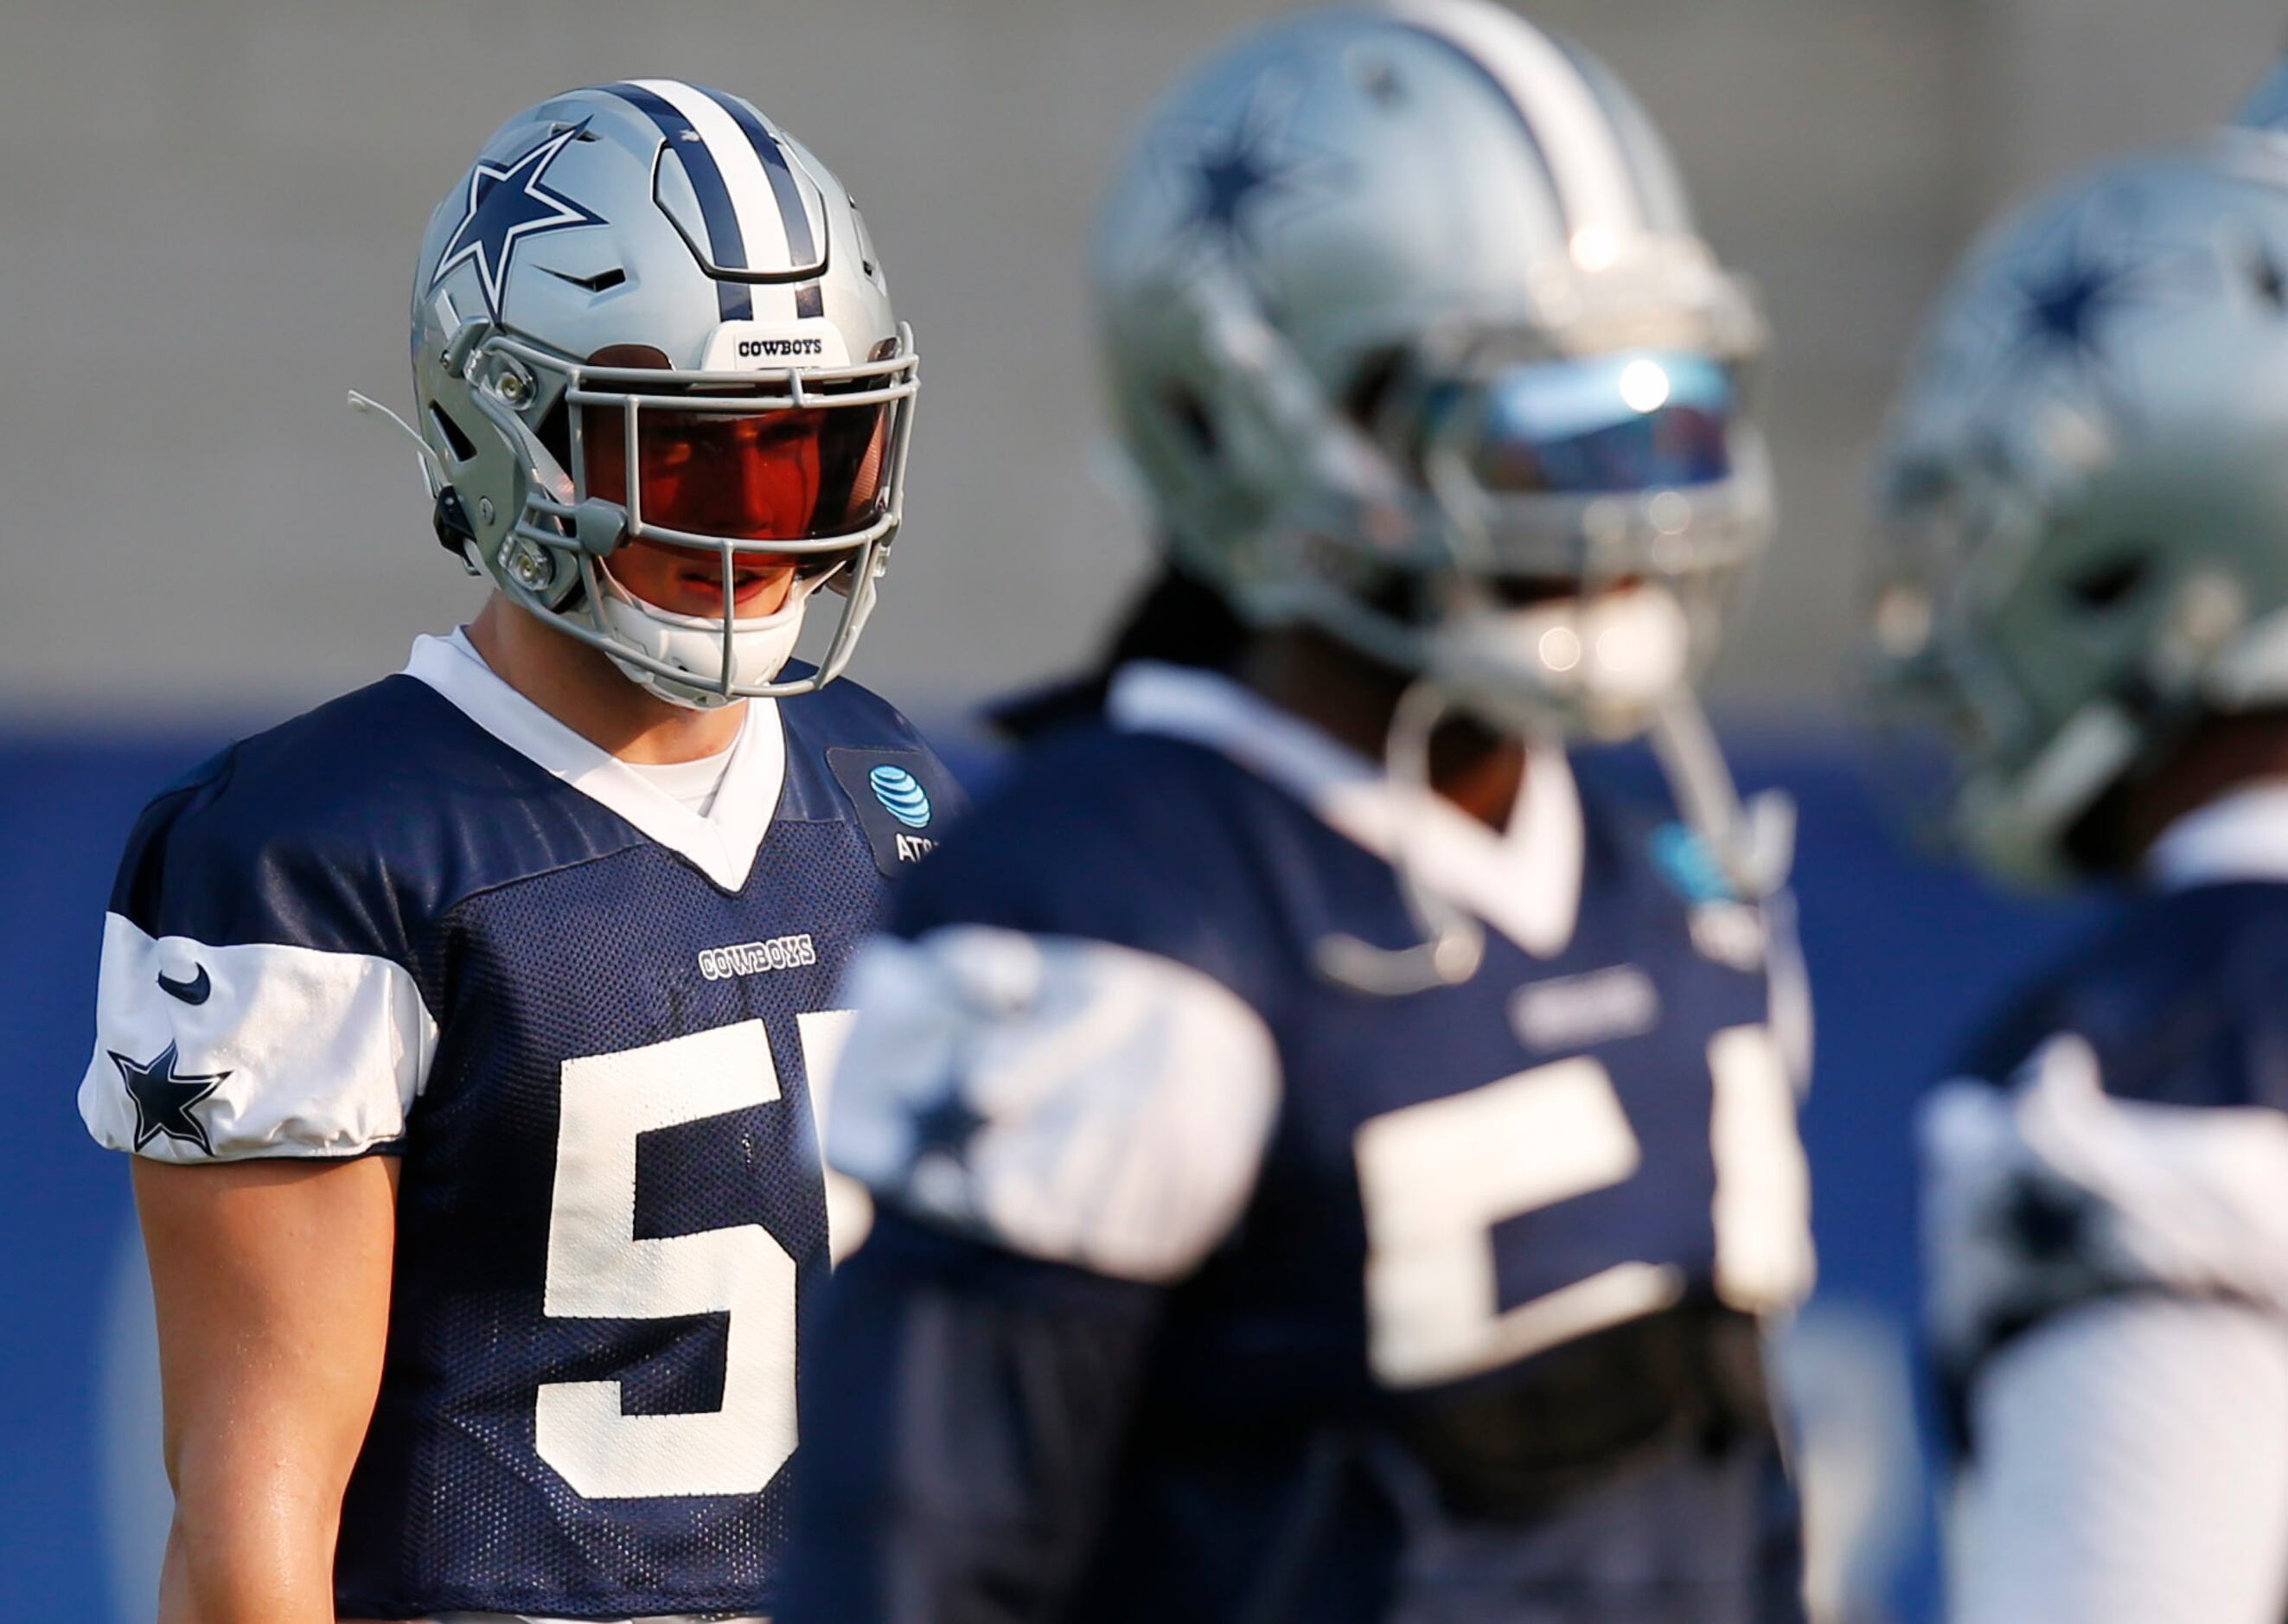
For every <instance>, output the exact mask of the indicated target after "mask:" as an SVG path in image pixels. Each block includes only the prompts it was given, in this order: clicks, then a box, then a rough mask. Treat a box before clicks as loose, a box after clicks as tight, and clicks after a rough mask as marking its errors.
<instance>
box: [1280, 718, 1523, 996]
mask: <svg viewBox="0 0 2288 1624" xmlns="http://www.w3.org/2000/svg"><path fill="white" fill-rule="evenodd" d="M1453 708H1454V707H1453V702H1452V700H1450V698H1449V697H1447V696H1446V694H1445V693H1444V692H1442V690H1441V689H1439V688H1438V687H1437V685H1436V684H1434V683H1433V682H1432V681H1429V680H1428V679H1427V678H1424V679H1421V680H1418V681H1415V682H1414V683H1412V684H1410V686H1409V687H1408V688H1407V689H1406V691H1405V692H1404V693H1403V694H1402V695H1400V696H1399V699H1398V706H1397V708H1396V709H1395V710H1394V711H1393V712H1391V718H1390V731H1389V732H1388V733H1387V734H1386V736H1384V739H1383V764H1384V767H1385V769H1386V771H1387V772H1388V774H1389V776H1390V781H1391V783H1392V784H1394V785H1395V786H1396V787H1397V788H1398V789H1399V790H1400V791H1401V792H1402V795H1403V798H1404V802H1405V805H1404V806H1402V808H1401V816H1399V817H1398V818H1397V819H1396V820H1395V824H1394V827H1395V830H1396V833H1397V841H1396V845H1395V847H1394V849H1393V850H1392V852H1391V856H1390V866H1391V869H1392V871H1393V872H1394V873H1396V875H1397V876H1398V894H1399V896H1401V897H1402V899H1403V900H1404V902H1405V904H1406V912H1407V916H1408V917H1409V918H1410V919H1412V920H1413V922H1414V927H1415V929H1416V930H1417V931H1418V932H1419V933H1420V935H1421V938H1422V939H1421V940H1420V941H1418V942H1417V943H1415V944H1414V945H1413V946H1411V947H1397V948H1392V947H1377V946H1376V945H1375V944H1374V943H1371V942H1367V941H1363V940H1362V939H1361V938H1359V937H1357V936H1355V935H1349V934H1347V933H1342V932H1339V933H1337V934H1336V935H1330V936H1323V937H1321V938H1320V940H1319V943H1318V944H1317V947H1316V949H1315V958H1316V959H1317V961H1318V967H1319V973H1320V974H1321V975H1324V976H1326V977H1327V979H1328V980H1330V981H1332V982H1337V983H1340V984H1341V985H1343V986H1346V987H1349V988H1351V989H1352V990H1353V991H1358V992H1363V993H1366V994H1368V995H1369V996H1370V997H1373V998H1407V997H1410V996H1411V995H1412V994H1414V993H1417V992H1428V991H1434V990H1435V989H1437V988H1439V987H1458V986H1460V985H1461V984H1462V983H1465V982H1466V981H1468V980H1469V979H1470V978H1471V977H1472V976H1473V975H1476V974H1477V973H1478V967H1479V966H1480V965H1482V964H1483V963H1484V962H1485V957H1486V930H1485V927H1484V926H1483V925H1482V924H1480V923H1479V922H1478V921H1477V919H1475V918H1474V917H1473V916H1472V915H1470V914H1468V913H1466V912H1464V911H1463V910H1462V909H1460V908H1458V907H1457V906H1455V905H1454V904H1452V903H1450V902H1448V901H1447V900H1446V899H1445V898H1444V897H1442V896H1439V895H1438V894H1437V893H1435V892H1434V891H1432V890H1431V889H1430V888H1428V887H1426V886H1425V885H1423V884H1422V883H1421V881H1420V880H1418V879H1417V878H1416V876H1415V873H1414V870H1413V867H1412V866H1411V864H1410V863H1409V862H1408V860H1407V851H1406V833H1407V830H1408V827H1409V824H1410V822H1411V821H1412V820H1411V819H1410V817H1409V816H1406V808H1407V807H1411V806H1414V805H1418V804H1419V797H1421V796H1425V795H1434V794H1435V793H1437V791H1436V790H1435V789H1434V788H1433V787H1432V785H1431V783H1430V737H1431V735H1432V734H1434V733H1435V732H1436V731H1437V729H1438V724H1439V723H1440V722H1442V721H1443V720H1446V718H1447V716H1448V715H1449V714H1450V713H1451V712H1452V710H1453Z"/></svg>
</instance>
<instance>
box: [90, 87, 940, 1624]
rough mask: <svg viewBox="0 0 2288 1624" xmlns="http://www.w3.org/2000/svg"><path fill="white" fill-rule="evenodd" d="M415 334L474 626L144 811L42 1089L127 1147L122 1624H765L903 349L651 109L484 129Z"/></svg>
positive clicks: (837, 1021)
mask: <svg viewBox="0 0 2288 1624" xmlns="http://www.w3.org/2000/svg"><path fill="white" fill-rule="evenodd" d="M412 314H413V370H414V379H415V394H416V401H417V406H416V412H415V421H416V423H417V434H416V435H415V438H416V439H417V441H418V442H420V446H421V457H422V461H423V466H424V468H425V472H426V474H427V477H428V481H429V485H430V490H431V492H432V494H433V497H434V498H435V523H436V530H437V534H438V536H439V537H440V538H441V540H442V541H443V542H444V544H445V545H446V547H447V549H448V550H449V551H450V552H451V553H454V554H455V555H456V556H457V558H459V559H460V560H462V561H465V563H466V564H467V566H468V568H469V569H471V570H472V571H473V572H475V573H481V574H482V575H484V576H486V577H489V578H490V580H491V583H492V585H493V588H494V590H493V594H492V596H491V598H490V600H489V602H487V604H486V605H485V607H484V609H483V611H482V613H481V614H480V615H479V616H478V617H477V618H476V620H475V621H474V622H473V624H472V625H469V626H467V627H466V628H465V629H464V630H462V631H460V632H457V633H453V634H452V635H450V636H445V637H424V638H422V639H420V640H419V641H417V643H416V644H415V646H414V649H413V656H412V659H411V662H410V664H409V665H408V666H407V667H406V669H405V670H404V671H403V672H401V673H399V674H397V675H395V676H392V677H388V678H386V679H385V680H383V681H379V682H377V683H376V684H374V685H373V686H371V687H369V688H366V689H361V690H360V691H358V692H356V693H353V694H350V695H348V696H346V697H343V698H340V699H338V700H335V701H334V702H332V703H331V704H330V705H324V706H322V707H321V708H320V709H318V710H316V711H314V712H310V713H309V714H307V715H305V716H302V717H299V718H298V719H296V720H292V721H289V722H287V723H285V724H283V725H282V726H281V727H278V728H273V729H272V730H270V731H269V732H267V733H264V734H260V735H258V736H255V737H252V738H250V739H246V740H244V741H242V742H241V743H239V744H235V745H234V746H232V747H231V748H230V749H228V750H226V752H223V753H222V754H221V755H219V756H218V757H216V758H215V759H214V760H211V761H210V762H208V763H206V764H205V765H204V766H203V767H201V768H198V769H197V770H196V771H195V772H194V773H193V774H191V775H190V776H188V777H187V779H185V780H184V781H182V782H181V783H179V784H176V785H175V786H174V787H172V788H171V789H169V790H167V791H165V792H163V793H162V794H161V795H160V796H159V798H158V799H157V800H155V801H153V802H152V803H151V805H150V807H149V808H147V810H146V812H145V813H144V815H143V816H142V818H141V820H140V822H139V824H137V826H136V828H135V831H134V833H133V835H132V836H131V839H130V840H129V843H128V848H127V853H126V856H125V860H124V861H123V864H122V865H121V868H120V872H119V879H118V882H117V886H116V888H115V891H114V893H113V896H112V899H111V908H110V912H109V914H108V917H107V920H106V924H105V932H104V942H103V961H102V971H101V980H100V991H99V995H98V1008H97V1031H96V1040H95V1051H94V1055H93V1057H92V1059H91V1062H90V1063H89V1066H88V1071H87V1074H86V1078H85V1080H84V1081H83V1084H82V1085H81V1089H80V1096H79V1098H80V1109H81V1111H82V1114H83V1116H84V1117H85V1118H86V1121H87V1125H88V1127H89V1129H90V1131H91V1132H92V1133H93V1134H94V1135H95V1136H96V1138H97V1139H98V1140H99V1141H100V1142H102V1143H104V1144H106V1145H108V1146H111V1147H113V1148H115V1149H118V1150H128V1151H131V1152H133V1153H135V1156H136V1158H137V1159H136V1161H135V1163H134V1179H135V1190H136V1197H137V1201H138V1206H139V1209H140V1212H141V1216H142V1222H143V1230H144V1238H145V1242H146V1245H147V1249H148V1253H149V1256H150V1264H151V1274H152V1281H153V1285H154V1287H155V1293H156V1297H157V1306H158V1325H159V1341H160V1357H161V1368H162V1372H163V1378H164V1383H165V1413H166V1454H167V1464H168V1469H169V1472H170V1475H171V1478H172V1480H173V1483H174V1486H175V1493H176V1514H175V1520H174V1525H173V1530H172V1533H171V1539H170V1541H169V1544H168V1549H167V1557H166V1564H165V1570H164V1574H163V1580H162V1584H161V1589H162V1595H161V1602H160V1612H161V1616H162V1617H163V1619H165V1620H168V1621H169V1624H318V1621H320V1620H325V1621H326V1624H332V1620H336V1619H337V1618H338V1617H339V1618H342V1619H348V1620H366V1619H411V1618H422V1619H428V1620H450V1621H465V1620H481V1619H499V1618H515V1619H520V1620H572V1619H579V1620H594V1619H611V1620H626V1619H667V1618H673V1619H683V1618H688V1617H698V1616H704V1617H706V1618H708V1619H711V1620H723V1619H732V1618H738V1619H749V1618H754V1617H759V1616H760V1615H762V1614H764V1613H767V1612H768V1611H769V1610H770V1608H771V1606H772V1604H773V1593H774V1587H775V1584H776V1582H777V1574H778V1566H779V1560H780V1550H781V1547H782V1544H783V1535H784V1531H785V1527H786V1520H787V1509H786V1501H787V1477H788V1462H789V1461H790V1457H791V1456H792V1455H793V1453H794V1452H795V1441H796V1430H795V1396H794V1383H795V1370H796V1361H797V1358H798V1346H799V1341H800V1328H801V1326H802V1324H803V1322H804V1319H805V1318H806V1303H807V1302H808V1301H809V1300H810V1298H811V1297H812V1295H813V1294H814V1292H815V1290H816V1288H817V1286H819V1285H820V1283H821V1282H822V1280H823V1278H825V1275H826V1273H827V1270H828V1267H829V1259H830V1228H832V1227H834V1226H835V1225H837V1224H838V1223H839V1222H841V1221H842V1220H843V1219H844V1218H845V1216H846V1214H848V1212H849V1210H850V1209H849V1208H848V1206H847V1205H846V1204H844V1205H843V1206H840V1207H838V1208H836V1209H834V1210H831V1211H830V1201H829V1192H828V1190H827V1189H826V1188H825V1185H824V1183H823V1175H822V1166H821V1161H820V1157H819V1154H818V1140H817V1135H818V1121H819V1118H820V1117H821V1115H822V1111H823V1107H824V1095H825V1087H826V1079H827V1076H828V1073H829V1071H830V1068H831V1065H832V1063H833V1057H834V1055H835V1053H836V1050H837V1048H838V1045H839V1042H840V1040H841V1039H842V1037H843V1035H844V1032H845V1023H846V1019H847V1016H846V1014H845V1013H844V1012H843V1011H842V1010H841V1009H840V1008H839V1007H838V1006H837V1005H836V1003H835V987H836V984H837V982H838V979H839V978H840V975H841V973H842V970H843V967H844V965H845V961H846V959H848V957H849V955H850V953H851V951H852V950H853V948H854V945H855V943H856V942H857V941H858V940H859V939H860V937H861V936H862V934H863V933H864V932H866V931H867V930H868V929H869V928H870V927H872V926H874V925H875V924H876V923H877V922H878V917H879V913H880V909H881V904H882V901H883V897H884V895H885V892H886V886H887V882H888V880H889V879H890V877H891V876H893V875H894V874H895V873H897V872H900V871H901V870H902V869H903V868H905V867H907V866H910V864H912V863H913V862H914V861H915V860H916V859H917V858H918V856H920V854H921V853H923V852H925V851H926V850H927V849H928V848H929V847H930V845H931V844H932V843H933V840H934V839H935V837H936V833H937V827H938V822H939V820H940V819H941V816H943V814H944V812H945V811H946V809H947V807H948V803H949V800H951V794H952V792H951V789H950V786H949V784H948V781H947V779H946V777H945V776H944V774H943V772H942V770H941V768H940V767H939V766H938V764H937V763H936V761H935V760H933V757H932V756H931V755H930V753H929V752H928V750H927V749H926V747H925V745H924V744H922V742H921V740H920V739H919V738H918V737H917V736H916V735H915V734H914V731H913V730H912V728H910V727H909V726H908V725H907V723H906V722H905V721H904V720H903V719H902V718H901V717H900V716H899V715H898V714H897V712H894V710H892V709H891V708H890V707H889V706H888V705H885V704H884V703H883V702H882V701H881V700H879V699H878V698H876V697H874V696H873V695H871V694H870V693H867V692H866V691H865V690H863V689H860V688H858V687H857V686H856V685H855V684H854V683H851V682H848V681H841V682H833V681H832V679H833V678H835V677H836V676H837V675H838V673H840V671H841V670H842V668H843V665H844V664H845V663H846V661H847V659H848V658H849V656H850V652H851V648H852V646H853V644H854V641H855V640H856V638H857V636H858V633H859V631H860V629H861V627H862V625H863V624H864V622H865V619H866V617H867V614H868V612H869V610H870V609H871V608H872V606H873V602H874V595H875V592H876V587H877V584H878V581H879V579H880V577H881V576H882V573H883V570H884V569H885V567H886V563H887V561H888V550H889V547H890V545H891V539H892V537H893V536H894V533H895V531H896V529H897V527H898V522H899V516H900V499H901V494H902V491H901V486H902V476H903V470H904V466H905V456H906V444H907V437H908V432H909V426H910V419H911V414H912V410H913V398H914V387H915V383H914V376H915V375H914V368H915V359H914V345H913V338H912V335H911V333H910V331H909V330H907V329H906V328H904V327H903V326H902V325H901V324H900V323H899V322H898V321H897V320H896V318H895V317H894V314H893V313H892V309H891V305H890V299H889V295H888V292H887V291H886V286H885V284H884V282H883V278H882V272H881V267H880V266H879V264H878V260H877V258H876V255H875V251H874V248H873V245H872V243H871V242H870V239H869V237H868V235H867V232H866V227H865V226H864V224H863V222H862V220H861V219H860V217H859V215H858V212H857V211H856V208H855V206H854V203H852V201H851V199H850V195H849V194H848V193H847V192H846V191H845V190H844V188H843V187H842V185H841V183H840V182H838V180H836V179H835V178H834V177H833V175H832V174H831V173H830V171H828V170H827V169H826V168H825V167H824V166H823V165H822V164H821V163H819V162H818V160H817V159H816V158H814V157H813V156H812V155H810V154H809V153H808V152H807V151H806V150H805V149H804V148H803V147H800V146H798V144H797V143H796V142H795V141H794V140H793V139H791V138H790V137H789V136H788V135H787V134H786V133H785V132H784V131H782V130H780V129H778V128H777V127H776V126H775V125H774V124H772V123H770V122H769V121H768V120H767V119H765V118H764V117H763V116H762V115H760V114H759V113H758V112H757V111H756V109H755V108H754V107H752V106H751V105H750V104H749V103H747V102H745V101H743V100H740V99H739V98H737V97H735V96H729V95H725V94H723V93H722V92H718V91H711V90H706V89H703V88H700V87H698V86H695V85H691V84H681V83H678V82H673V81H665V80H647V81H643V82H631V83H624V84H605V85H598V86H593V87H591V88H587V89H583V90H576V91H572V92H568V93H566V94H564V95H561V96H558V97H555V98H553V99H552V100H548V101H545V102H543V103H541V104H540V105H539V106H537V107H532V108H530V109H529V110H528V111H525V112H522V113H519V114H517V115H515V116H514V117H512V118H511V119H510V120H509V121H508V122H507V123H504V124H503V125H502V126H501V128H500V129H499V130H498V131H497V132H496V133H495V134H494V135H493V136H492V138H491V139H489V141H488V142H487V143H486V144H485V147H484V149H483V152H482V153H481V155H480V156H479V158H478V159H477V161H476V163H475V164H474V165H473V167H472V168H471V169H470V170H469V171H467V173H466V174H465V175H464V176H463V177H462V178H461V179H459V180H457V182H456V183H455V184H454V186H453V187H452V189H451V190H450V191H449V193H448V194H447V195H446V196H445V199H444V201H443V202H442V203H441V204H440V205H439V207H438V209H437V211H436V213H435V215H434V216H433V218H432V219H431V221H430V224H429V228H428V235H427V237H426V240H425V243H424V245H423V249H422V254H421V260H420V265H419V268H418V271H417V275H416V277H415V281H414V286H413V310H412ZM364 403H365V404H367V405H368V406H370V404H371V403H370V402H364ZM375 410H378V409H375ZM822 604H824V605H831V606H833V613H834V616H835V620H834V626H833V633H832V636H831V638H830V639H829V640H828V641H827V650H826V653H825V655H824V657H823V659H822V663H821V665H819V666H818V667H816V668H815V669H814V668H811V667H808V666H805V665H794V664H790V654H791V652H792V649H793V645H794V641H795V638H796V635H797V633H798V631H799V630H800V628H801V626H802V625H803V623H804V621H805V618H806V616H810V617H814V616H815V615H816V613H817V611H818V609H819V607H820V606H821V605H822ZM830 684H831V685H830Z"/></svg>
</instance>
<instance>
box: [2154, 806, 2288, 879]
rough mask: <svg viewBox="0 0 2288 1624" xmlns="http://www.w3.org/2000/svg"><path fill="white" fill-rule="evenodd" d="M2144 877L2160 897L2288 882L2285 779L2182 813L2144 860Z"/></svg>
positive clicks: (2162, 834) (2287, 824) (2287, 825)
mask: <svg viewBox="0 0 2288 1624" xmlns="http://www.w3.org/2000/svg"><path fill="white" fill-rule="evenodd" d="M2145 877H2146V879H2147V880H2149V882H2150V883H2151V884H2153V885H2154V886H2156V887H2157V888H2160V889H2161V890H2164V891H2189V890H2190V889H2192V888H2194V887H2195V886H2211V885H2229V884H2231V883H2232V882H2233V881H2235V880H2276V881H2288V779H2283V778H2272V779H2268V780H2265V781H2264V782H2262V783H2259V784H2249V785H2247V786H2246V787H2244V788H2242V789H2237V790H2234V791H2232V792H2230V793H2228V794H2225V795H2220V796H2219V797H2218V798H2217V799H2216V800H2212V801H2210V802H2209V803H2208V804H2207V805H2206V806H2203V807H2196V808H2193V810H2191V811H2190V812H2188V813H2186V814H2185V815H2184V816H2182V817H2181V818H2179V819H2178V820H2177V821H2176V822H2175V823H2173V824H2170V825H2169V826H2168V828H2166V829H2165V830H2163V831H2162V832H2161V838H2160V839H2159V840H2156V841H2154V842H2153V848H2152V849H2151V850H2150V851H2149V852H2148V853H2146V854H2145Z"/></svg>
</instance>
